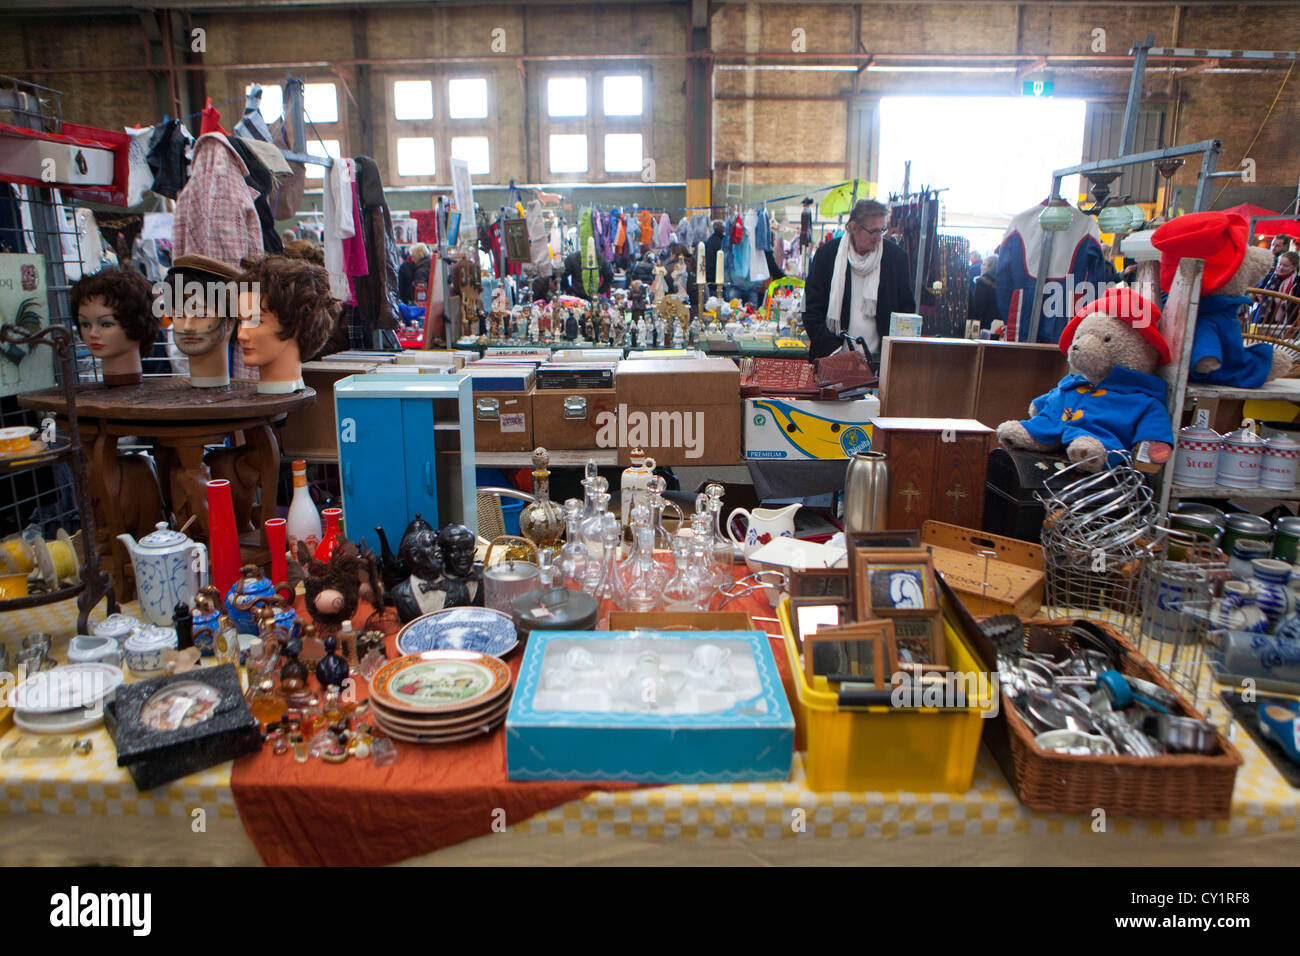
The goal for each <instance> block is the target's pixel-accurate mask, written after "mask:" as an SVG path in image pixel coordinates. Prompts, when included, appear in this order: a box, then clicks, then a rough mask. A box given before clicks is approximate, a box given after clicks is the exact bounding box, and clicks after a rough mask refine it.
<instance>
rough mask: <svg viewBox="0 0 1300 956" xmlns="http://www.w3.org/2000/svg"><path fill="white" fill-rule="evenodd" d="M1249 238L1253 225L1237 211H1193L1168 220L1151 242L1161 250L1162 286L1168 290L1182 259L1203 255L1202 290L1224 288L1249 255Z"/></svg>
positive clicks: (1209, 291) (1209, 290)
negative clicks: (1247, 248)
mask: <svg viewBox="0 0 1300 956" xmlns="http://www.w3.org/2000/svg"><path fill="white" fill-rule="evenodd" d="M1249 241H1250V228H1249V226H1248V225H1247V224H1246V220H1245V219H1243V218H1242V217H1241V216H1238V215H1237V214H1236V213H1235V212H1233V213H1225V212H1193V213H1189V214H1188V215H1186V216H1179V217H1178V218H1177V219H1171V220H1169V221H1168V222H1167V223H1165V224H1164V225H1163V226H1161V227H1160V228H1159V229H1157V230H1156V231H1155V232H1154V233H1152V234H1151V245H1153V246H1155V247H1156V248H1157V249H1159V250H1160V287H1161V288H1162V289H1164V290H1165V291H1166V292H1168V291H1169V287H1170V286H1171V285H1173V282H1174V274H1175V273H1176V272H1177V271H1178V263H1179V262H1180V261H1182V260H1183V259H1204V260H1205V274H1204V275H1203V276H1202V277H1201V292H1202V293H1204V294H1206V295H1208V294H1210V293H1212V292H1215V291H1216V290H1218V289H1221V288H1223V286H1224V285H1225V284H1227V282H1228V280H1229V279H1231V278H1232V277H1233V276H1234V275H1236V273H1237V269H1238V268H1240V266H1241V260H1242V259H1244V258H1246V244H1247V243H1248V242H1249Z"/></svg>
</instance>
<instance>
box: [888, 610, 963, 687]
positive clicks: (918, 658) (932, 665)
mask: <svg viewBox="0 0 1300 956" xmlns="http://www.w3.org/2000/svg"><path fill="white" fill-rule="evenodd" d="M891 621H892V623H894V624H895V625H897V624H898V620H897V619H891ZM914 621H915V623H914V624H913V626H907V625H908V624H912V623H913V622H905V626H904V627H902V628H901V629H900V628H898V627H897V626H896V627H895V629H894V633H893V634H892V635H891V636H890V638H889V640H888V642H887V644H886V648H885V652H886V653H885V656H886V659H887V661H888V667H889V673H890V680H891V681H892V680H894V679H895V678H896V677H897V675H898V674H899V673H900V672H903V671H906V672H909V673H910V674H912V676H913V677H914V678H919V677H922V676H923V675H925V674H931V673H946V672H947V671H948V653H947V648H945V647H944V641H943V637H942V633H940V635H939V636H938V637H937V638H936V637H935V635H934V634H933V633H931V629H930V628H928V627H926V626H924V622H922V621H920V619H914ZM916 624H920V625H922V626H919V627H918V626H915V625H916Z"/></svg>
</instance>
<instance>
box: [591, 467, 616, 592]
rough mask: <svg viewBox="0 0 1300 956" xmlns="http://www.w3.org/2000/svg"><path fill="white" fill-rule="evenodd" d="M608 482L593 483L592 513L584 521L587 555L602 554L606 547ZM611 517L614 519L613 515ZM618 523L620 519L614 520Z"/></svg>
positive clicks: (596, 481) (600, 479)
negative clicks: (605, 528)
mask: <svg viewBox="0 0 1300 956" xmlns="http://www.w3.org/2000/svg"><path fill="white" fill-rule="evenodd" d="M607 485H608V482H606V481H605V479H604V478H596V479H595V480H594V481H593V483H592V488H594V489H596V491H595V494H594V496H593V498H592V513H591V515H590V516H588V517H586V518H584V519H583V521H582V543H583V544H584V545H585V546H586V548H587V554H588V555H589V556H590V555H593V554H600V552H601V548H603V547H604V541H605V536H604V527H605V516H606V515H607V514H609V500H610V499H609V492H608V491H606V490H605V488H606V486H607ZM611 517H613V516H612V515H611ZM614 520H615V521H616V522H617V521H618V519H617V518H614ZM588 563H590V558H588ZM587 573H588V576H590V575H591V573H592V572H591V569H590V567H588V571H587Z"/></svg>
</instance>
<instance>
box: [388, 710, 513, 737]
mask: <svg viewBox="0 0 1300 956" xmlns="http://www.w3.org/2000/svg"><path fill="white" fill-rule="evenodd" d="M505 719H506V718H505V715H504V714H502V715H501V716H499V717H494V718H493V719H492V720H491V722H485V723H483V724H475V725H472V727H471V728H470V729H469V730H464V729H460V728H458V729H457V730H456V732H455V733H447V734H445V735H444V734H438V733H436V732H435V733H427V734H426V733H420V732H418V731H403V730H399V729H397V728H394V727H390V726H388V725H387V724H385V723H382V722H380V723H379V729H380V730H382V731H383V732H384V733H385V734H387V735H388V736H389V737H392V738H393V739H394V740H400V741H402V742H403V743H408V744H450V743H455V742H456V741H459V740H473V739H475V738H478V737H484V736H486V735H487V734H489V733H491V732H492V731H494V730H496V729H497V728H498V727H500V726H501V725H502V724H503V723H505Z"/></svg>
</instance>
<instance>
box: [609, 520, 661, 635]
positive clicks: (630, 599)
mask: <svg viewBox="0 0 1300 956" xmlns="http://www.w3.org/2000/svg"><path fill="white" fill-rule="evenodd" d="M637 507H638V508H640V507H641V505H637ZM633 510H635V509H633ZM648 513H649V512H648V509H647V515H648ZM634 527H635V529H636V530H635V531H634V532H633V536H632V554H631V555H630V556H629V557H628V559H627V561H625V562H623V566H622V567H621V568H620V569H619V573H620V577H621V579H622V585H623V593H624V599H623V606H624V608H625V609H626V610H628V611H637V612H639V613H643V614H644V613H649V612H652V611H662V610H663V607H664V603H663V602H664V593H663V592H664V585H665V584H666V583H667V582H666V581H664V580H662V579H661V578H660V577H659V571H658V567H657V566H656V565H655V560H654V531H653V530H652V529H651V527H650V522H649V520H648V518H647V520H646V521H643V522H641V523H639V524H636V525H635V526H634Z"/></svg>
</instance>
